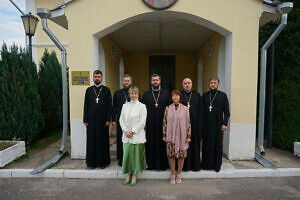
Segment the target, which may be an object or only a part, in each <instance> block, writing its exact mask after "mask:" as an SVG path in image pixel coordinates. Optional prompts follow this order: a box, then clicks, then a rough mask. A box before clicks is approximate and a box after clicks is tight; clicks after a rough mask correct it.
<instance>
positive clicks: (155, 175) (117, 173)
mask: <svg viewBox="0 0 300 200" xmlns="http://www.w3.org/2000/svg"><path fill="white" fill-rule="evenodd" d="M32 170H33V169H0V178H80V179H81V178H89V179H123V178H125V175H123V174H122V173H121V170H109V169H107V170H106V169H96V170H88V169H48V170H46V171H44V172H42V173H40V174H36V175H32V174H30V172H31V171H32ZM287 176H300V168H277V169H234V170H221V171H220V172H218V173H217V172H215V171H207V170H201V171H199V172H182V178H185V179H201V178H208V179H209V178H212V179H213V178H252V177H287ZM139 178H140V179H169V178H170V171H149V170H144V172H143V173H142V174H141V175H139Z"/></svg>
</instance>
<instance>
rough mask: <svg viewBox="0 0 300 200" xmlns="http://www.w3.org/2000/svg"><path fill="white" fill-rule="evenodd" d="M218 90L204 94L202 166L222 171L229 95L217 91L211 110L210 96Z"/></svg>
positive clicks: (228, 115) (228, 114)
mask: <svg viewBox="0 0 300 200" xmlns="http://www.w3.org/2000/svg"><path fill="white" fill-rule="evenodd" d="M215 94H216V91H208V92H206V93H204V94H203V97H202V100H203V110H204V115H203V148H202V168H203V169H207V170H215V171H217V172H218V171H220V169H221V165H222V155H223V132H222V131H221V127H222V125H226V126H227V124H228V120H229V117H230V112H229V102H228V98H227V95H226V94H225V93H224V92H222V91H217V94H216V97H215V99H214V101H213V103H212V107H213V108H212V109H211V111H210V109H209V107H210V96H211V101H212V100H213V98H214V96H215Z"/></svg>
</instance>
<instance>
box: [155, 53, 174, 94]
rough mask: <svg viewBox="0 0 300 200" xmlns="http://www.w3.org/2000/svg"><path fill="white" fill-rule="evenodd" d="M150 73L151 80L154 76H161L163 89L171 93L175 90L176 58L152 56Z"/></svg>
mask: <svg viewBox="0 0 300 200" xmlns="http://www.w3.org/2000/svg"><path fill="white" fill-rule="evenodd" d="M149 72H150V73H149V75H150V78H151V75H152V74H159V75H160V76H161V86H162V88H165V89H167V90H169V92H171V91H172V90H174V89H175V56H150V57H149ZM150 80H151V79H150ZM150 86H151V84H150Z"/></svg>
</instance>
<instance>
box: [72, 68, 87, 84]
mask: <svg viewBox="0 0 300 200" xmlns="http://www.w3.org/2000/svg"><path fill="white" fill-rule="evenodd" d="M72 85H90V72H89V71H72Z"/></svg>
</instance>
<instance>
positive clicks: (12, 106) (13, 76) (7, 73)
mask: <svg viewBox="0 0 300 200" xmlns="http://www.w3.org/2000/svg"><path fill="white" fill-rule="evenodd" d="M28 59H29V56H28V52H25V51H24V50H23V49H19V48H18V47H17V46H15V45H13V46H12V47H10V49H9V50H8V48H7V46H6V45H5V44H4V45H3V46H2V50H1V60H0V139H2V140H11V139H12V138H14V137H17V138H20V139H22V140H25V141H26V142H27V144H31V143H32V142H33V141H34V139H36V137H37V136H38V134H39V133H40V132H41V130H42V128H43V126H44V121H43V116H42V114H41V99H40V96H39V94H38V88H37V79H36V78H37V76H36V70H35V69H36V67H35V65H34V67H33V68H34V72H33V74H34V75H33V77H32V76H31V74H30V72H29V64H28V62H29V60H28Z"/></svg>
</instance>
